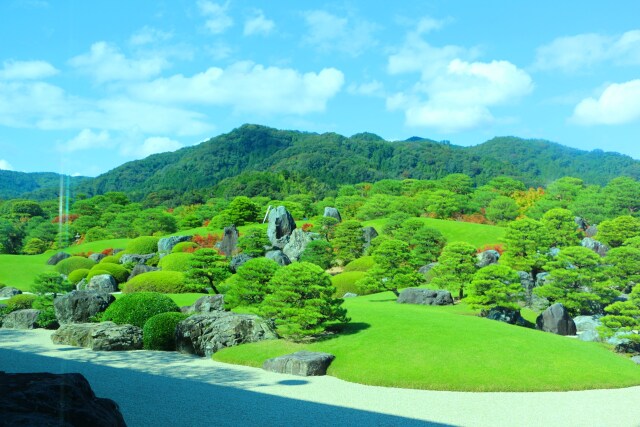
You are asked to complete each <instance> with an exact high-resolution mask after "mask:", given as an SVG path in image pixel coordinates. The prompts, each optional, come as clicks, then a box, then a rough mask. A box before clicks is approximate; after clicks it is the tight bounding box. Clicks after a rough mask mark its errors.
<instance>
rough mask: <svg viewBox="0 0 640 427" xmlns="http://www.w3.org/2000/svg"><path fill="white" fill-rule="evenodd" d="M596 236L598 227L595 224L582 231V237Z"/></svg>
mask: <svg viewBox="0 0 640 427" xmlns="http://www.w3.org/2000/svg"><path fill="white" fill-rule="evenodd" d="M596 234H598V227H597V226H596V225H595V224H594V225H590V226H589V227H587V229H586V230H584V235H585V236H587V237H593V236H595V235H596Z"/></svg>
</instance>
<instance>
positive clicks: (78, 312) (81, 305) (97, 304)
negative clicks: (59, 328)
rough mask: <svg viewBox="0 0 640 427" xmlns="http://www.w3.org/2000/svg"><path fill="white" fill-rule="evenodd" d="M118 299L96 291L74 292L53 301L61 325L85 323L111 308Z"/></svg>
mask: <svg viewBox="0 0 640 427" xmlns="http://www.w3.org/2000/svg"><path fill="white" fill-rule="evenodd" d="M115 300H116V299H115V297H114V296H113V295H111V294H108V293H104V292H98V291H95V290H88V291H72V292H69V293H68V294H64V295H61V296H59V297H57V298H56V299H55V300H54V301H53V309H54V311H55V313H56V319H58V323H60V324H61V325H65V324H67V323H85V322H88V321H89V319H90V318H92V317H93V316H95V315H96V314H98V313H101V312H103V311H105V310H106V309H107V307H109V305H110V304H111V303H112V302H114V301H115Z"/></svg>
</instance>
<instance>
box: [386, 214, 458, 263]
mask: <svg viewBox="0 0 640 427" xmlns="http://www.w3.org/2000/svg"><path fill="white" fill-rule="evenodd" d="M394 236H395V238H396V239H398V240H402V241H404V242H406V243H407V244H408V245H409V250H410V251H411V261H410V262H411V264H412V265H413V266H414V267H421V266H423V265H426V264H429V263H430V262H434V261H436V260H437V259H438V257H439V256H440V253H441V252H442V249H443V248H444V246H445V245H446V244H447V239H446V238H445V237H444V235H443V234H442V233H441V232H440V231H439V230H438V229H436V228H432V227H427V226H426V225H425V223H424V222H423V221H422V220H421V219H419V218H410V219H407V220H405V221H404V222H403V223H402V225H401V226H400V228H399V229H397V230H396V231H395V233H394Z"/></svg>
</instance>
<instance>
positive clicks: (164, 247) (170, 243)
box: [158, 236, 192, 253]
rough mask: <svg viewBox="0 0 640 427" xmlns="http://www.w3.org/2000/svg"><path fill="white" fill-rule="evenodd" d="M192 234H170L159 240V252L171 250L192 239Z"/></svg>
mask: <svg viewBox="0 0 640 427" xmlns="http://www.w3.org/2000/svg"><path fill="white" fill-rule="evenodd" d="M191 238H192V236H169V237H163V238H162V239H160V240H158V252H164V253H166V252H171V250H172V249H173V247H174V246H175V245H177V244H178V243H181V242H188V241H190V240H191Z"/></svg>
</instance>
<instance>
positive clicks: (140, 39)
mask: <svg viewBox="0 0 640 427" xmlns="http://www.w3.org/2000/svg"><path fill="white" fill-rule="evenodd" d="M172 37H173V34H172V33H170V32H166V31H162V30H158V29H157V28H152V27H149V26H146V25H145V26H144V27H142V28H141V29H139V30H138V31H136V32H135V33H133V35H132V36H131V38H129V43H131V44H132V45H134V46H143V45H147V44H151V43H156V42H162V41H167V40H169V39H171V38H172Z"/></svg>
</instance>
